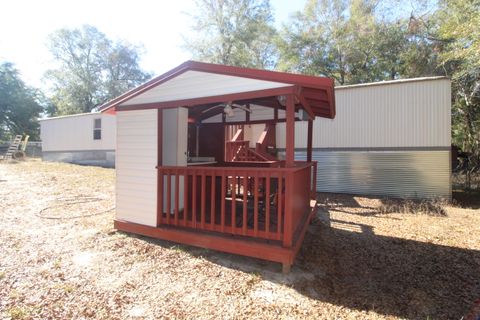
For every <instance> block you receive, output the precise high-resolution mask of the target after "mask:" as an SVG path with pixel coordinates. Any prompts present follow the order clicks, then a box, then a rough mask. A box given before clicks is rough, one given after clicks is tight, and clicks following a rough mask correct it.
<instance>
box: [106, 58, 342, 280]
mask: <svg viewBox="0 0 480 320" xmlns="http://www.w3.org/2000/svg"><path fill="white" fill-rule="evenodd" d="M333 85H334V83H333V81H332V80H331V79H329V78H324V77H312V76H304V75H298V74H289V73H282V72H273V71H265V70H256V69H248V68H239V67H231V66H223V65H215V64H207V63H200V62H194V61H187V62H185V63H183V64H181V65H180V66H178V67H177V68H175V69H173V70H171V71H169V72H167V73H165V74H163V75H161V76H159V77H156V78H154V79H152V80H150V81H149V82H147V83H145V84H143V85H141V86H139V87H137V88H135V89H133V90H131V91H129V92H127V93H125V94H123V95H121V96H119V97H117V98H116V99H114V100H112V101H110V102H108V103H106V104H105V105H103V106H102V107H101V108H100V110H101V111H102V112H105V113H115V114H116V122H117V125H116V126H117V139H116V142H117V146H116V218H115V228H116V229H118V230H122V231H126V232H131V233H136V234H142V235H145V236H150V237H155V238H160V239H164V240H170V241H174V242H178V243H183V244H188V245H194V246H200V247H205V248H209V249H214V250H219V251H224V252H229V253H234V254H240V255H246V256H251V257H256V258H261V259H266V260H270V261H276V262H280V263H282V265H283V270H284V271H288V270H289V269H290V266H291V265H292V263H293V261H294V259H295V256H296V254H297V252H298V250H299V248H300V246H301V244H302V241H303V238H304V235H305V232H306V229H307V226H308V224H309V222H310V220H311V218H312V215H313V213H314V212H315V208H316V200H315V192H316V172H317V170H316V162H313V161H312V132H313V120H314V119H315V117H325V118H330V119H333V118H334V117H335V101H334V93H333ZM297 121H306V122H307V157H306V161H295V155H294V153H295V123H296V122H297ZM280 122H284V123H285V128H286V130H285V137H284V138H283V139H282V140H283V141H285V152H284V153H283V152H282V154H281V155H282V156H281V157H280V156H279V153H277V152H276V136H275V135H276V133H275V131H276V130H275V126H276V124H277V123H280ZM259 123H261V124H265V126H264V127H263V128H262V129H263V131H262V132H261V134H260V136H261V139H259V141H257V142H256V143H255V144H253V145H252V143H251V141H248V139H247V137H248V132H247V129H246V125H249V124H259Z"/></svg>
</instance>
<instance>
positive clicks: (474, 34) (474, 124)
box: [436, 0, 480, 187]
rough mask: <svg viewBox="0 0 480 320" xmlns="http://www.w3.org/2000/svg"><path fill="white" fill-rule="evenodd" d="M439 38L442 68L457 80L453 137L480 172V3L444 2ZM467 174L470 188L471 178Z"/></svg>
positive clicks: (472, 0)
mask: <svg viewBox="0 0 480 320" xmlns="http://www.w3.org/2000/svg"><path fill="white" fill-rule="evenodd" d="M436 18H437V23H438V37H439V38H441V39H442V40H443V41H444V43H445V46H444V48H443V51H442V52H441V54H440V59H441V63H442V66H444V67H445V68H450V69H451V73H450V75H451V76H452V80H453V109H452V137H453V141H454V142H455V143H456V144H458V145H459V146H461V147H462V149H463V150H464V151H467V152H469V153H470V154H471V156H470V159H469V161H470V168H471V169H472V170H478V169H480V28H479V26H480V1H479V0H455V1H452V0H443V1H441V2H440V8H439V10H438V12H437V16H436ZM470 173H471V172H468V173H467V187H469V184H470V182H469V174H470Z"/></svg>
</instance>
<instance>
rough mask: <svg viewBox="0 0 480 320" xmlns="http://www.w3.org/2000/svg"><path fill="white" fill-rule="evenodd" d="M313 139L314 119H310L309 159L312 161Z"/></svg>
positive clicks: (308, 134)
mask: <svg viewBox="0 0 480 320" xmlns="http://www.w3.org/2000/svg"><path fill="white" fill-rule="evenodd" d="M312 140H313V120H312V119H309V120H308V132H307V161H308V162H311V161H312Z"/></svg>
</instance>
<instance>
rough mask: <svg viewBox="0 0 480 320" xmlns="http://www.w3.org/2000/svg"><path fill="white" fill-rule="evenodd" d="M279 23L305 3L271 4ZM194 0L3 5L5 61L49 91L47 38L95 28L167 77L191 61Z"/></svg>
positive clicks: (21, 0) (1, 54)
mask: <svg viewBox="0 0 480 320" xmlns="http://www.w3.org/2000/svg"><path fill="white" fill-rule="evenodd" d="M270 2H271V5H272V7H273V9H274V14H275V24H276V25H277V26H280V25H281V24H282V23H284V22H287V21H288V18H289V16H290V14H291V13H293V12H295V11H299V10H302V9H303V7H304V5H305V2H306V0H271V1H270ZM194 8H195V6H194V3H193V1H192V0H174V1H165V0H163V1H162V0H136V1H125V0H117V1H106V0H81V1H80V0H75V1H73V0H42V1H38V0H36V1H35V0H29V1H27V0H14V1H5V2H3V3H2V11H3V13H4V14H2V19H0V62H4V61H8V62H12V63H14V64H15V66H16V67H17V69H18V70H19V71H20V74H21V77H22V79H23V80H24V81H25V82H26V83H27V84H28V85H30V86H33V87H36V88H41V89H45V88H46V84H45V80H44V79H42V78H43V75H44V73H45V71H46V70H48V69H51V68H53V67H54V66H55V63H54V61H53V58H52V56H51V54H50V52H49V51H48V49H47V46H46V43H47V38H48V35H49V34H51V33H52V32H54V31H55V30H58V29H61V28H78V27H80V26H82V25H83V24H90V25H93V26H95V27H97V28H98V29H99V30H100V31H102V32H103V33H105V34H106V35H107V37H108V38H109V39H111V40H118V39H123V40H126V41H128V42H130V43H132V44H135V45H142V46H143V47H144V52H145V53H144V55H143V57H142V60H141V63H140V65H141V67H142V68H143V69H145V70H146V71H149V72H153V74H155V75H159V74H162V73H164V72H166V71H168V70H170V69H172V68H174V67H175V66H177V65H179V64H181V63H182V62H184V61H186V60H189V59H190V58H191V55H190V53H189V52H187V51H185V50H184V49H182V48H181V46H182V43H183V37H184V36H188V35H189V32H191V31H190V26H191V22H190V18H189V16H188V14H186V13H192V12H194Z"/></svg>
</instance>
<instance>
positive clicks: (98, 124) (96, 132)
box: [93, 119, 102, 140]
mask: <svg viewBox="0 0 480 320" xmlns="http://www.w3.org/2000/svg"><path fill="white" fill-rule="evenodd" d="M100 139H102V119H94V120H93V140H100Z"/></svg>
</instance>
